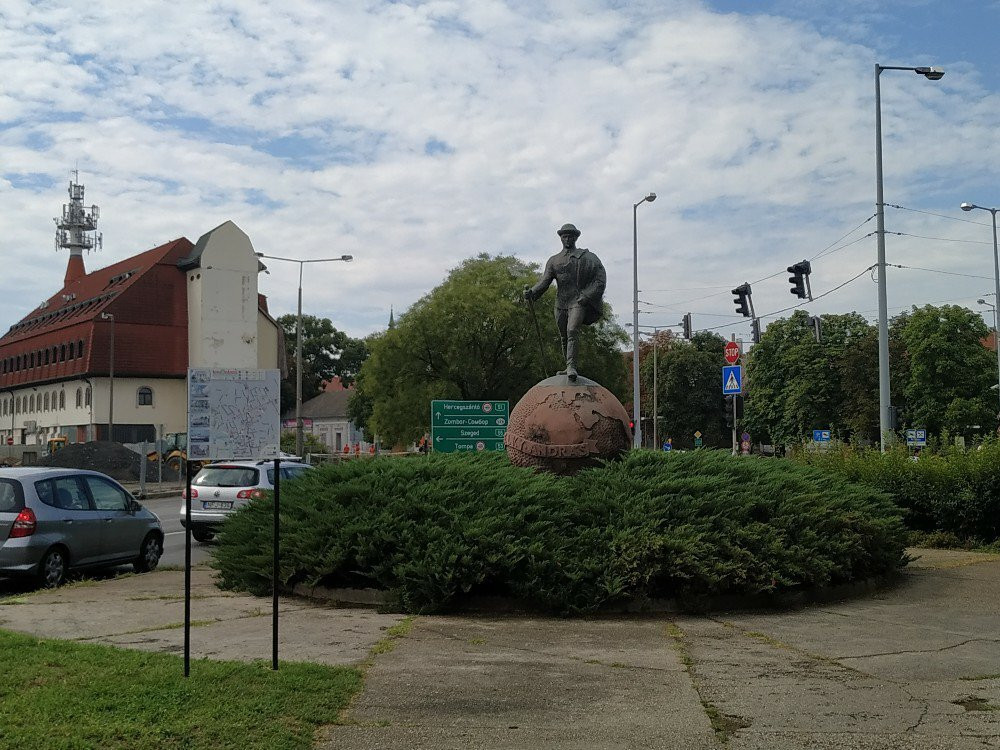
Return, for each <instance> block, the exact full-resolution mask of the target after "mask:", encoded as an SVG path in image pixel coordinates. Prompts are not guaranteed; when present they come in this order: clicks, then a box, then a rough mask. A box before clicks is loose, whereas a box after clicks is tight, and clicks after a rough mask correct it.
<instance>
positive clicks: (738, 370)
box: [722, 365, 743, 396]
mask: <svg viewBox="0 0 1000 750" xmlns="http://www.w3.org/2000/svg"><path fill="white" fill-rule="evenodd" d="M742 392H743V367H742V366H740V365H731V366H729V367H723V368H722V393H723V395H725V396H728V395H730V394H732V393H742Z"/></svg>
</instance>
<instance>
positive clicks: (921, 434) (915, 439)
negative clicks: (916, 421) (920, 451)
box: [906, 430, 927, 448]
mask: <svg viewBox="0 0 1000 750" xmlns="http://www.w3.org/2000/svg"><path fill="white" fill-rule="evenodd" d="M906 444H907V445H908V446H910V447H911V448H923V447H924V446H926V445H927V430H907V431H906Z"/></svg>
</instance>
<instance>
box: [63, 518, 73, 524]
mask: <svg viewBox="0 0 1000 750" xmlns="http://www.w3.org/2000/svg"><path fill="white" fill-rule="evenodd" d="M63 523H68V524H72V523H73V519H71V518H64V519H63Z"/></svg>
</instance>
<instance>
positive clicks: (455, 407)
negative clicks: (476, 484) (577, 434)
mask: <svg viewBox="0 0 1000 750" xmlns="http://www.w3.org/2000/svg"><path fill="white" fill-rule="evenodd" d="M509 416H510V402H508V401H431V449H432V450H434V451H437V452H438V453H455V452H457V451H502V450H503V449H504V447H503V436H504V433H506V432H507V418H508V417H509Z"/></svg>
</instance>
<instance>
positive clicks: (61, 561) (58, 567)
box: [38, 547, 69, 589]
mask: <svg viewBox="0 0 1000 750" xmlns="http://www.w3.org/2000/svg"><path fill="white" fill-rule="evenodd" d="M68 569H69V562H68V561H67V559H66V551H65V550H63V549H60V548H59V547H53V548H52V549H50V550H49V551H48V552H46V553H45V557H43V558H42V562H41V563H40V564H39V566H38V580H39V582H40V583H41V584H42V586H44V587H45V588H47V589H54V588H56V587H58V586H62V585H63V583H65V582H66V572H67V571H68Z"/></svg>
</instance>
